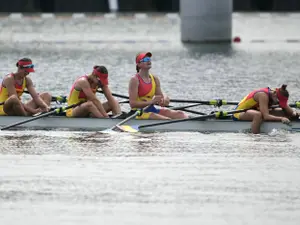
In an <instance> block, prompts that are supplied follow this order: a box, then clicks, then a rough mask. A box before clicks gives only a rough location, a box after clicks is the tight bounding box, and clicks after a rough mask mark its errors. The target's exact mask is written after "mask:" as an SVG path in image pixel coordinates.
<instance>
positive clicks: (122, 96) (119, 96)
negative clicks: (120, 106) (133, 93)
mask: <svg viewBox="0 0 300 225" xmlns="http://www.w3.org/2000/svg"><path fill="white" fill-rule="evenodd" d="M97 92H98V93H101V94H104V92H103V91H101V90H97ZM111 95H112V96H114V97H118V98H125V99H129V97H128V96H126V95H120V94H116V93H112V94H111Z"/></svg>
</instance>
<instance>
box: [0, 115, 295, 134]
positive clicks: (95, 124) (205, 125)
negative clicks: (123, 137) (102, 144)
mask: <svg viewBox="0 0 300 225" xmlns="http://www.w3.org/2000/svg"><path fill="white" fill-rule="evenodd" d="M28 118H30V117H20V116H0V126H1V127H3V126H7V125H10V124H13V123H16V122H20V121H23V120H26V119H28ZM121 121H122V119H105V118H103V119H98V118H68V117H63V116H50V117H45V118H40V119H38V120H34V121H31V122H29V123H25V124H22V125H19V126H17V127H15V128H12V129H16V128H18V129H19V128H23V129H43V130H44V129H46V130H49V129H59V130H85V131H101V130H104V129H107V128H110V127H112V126H114V125H115V124H117V123H119V122H121ZM157 122H159V121H158V120H135V119H133V120H130V121H128V122H127V123H126V125H131V126H132V125H142V124H153V123H157ZM250 126H251V122H248V121H232V120H230V119H226V120H214V119H212V120H205V121H200V120H191V121H185V122H180V123H171V124H166V125H159V126H152V127H147V128H142V129H140V131H142V132H156V131H157V132H170V131H171V132H172V131H179V132H183V131H186V132H235V133H236V132H249V131H250ZM273 129H277V130H282V129H283V130H288V131H292V132H296V131H300V121H295V122H293V123H292V125H291V126H288V125H285V124H282V123H280V122H264V123H263V124H262V126H261V132H262V133H269V132H271V131H272V130H273Z"/></svg>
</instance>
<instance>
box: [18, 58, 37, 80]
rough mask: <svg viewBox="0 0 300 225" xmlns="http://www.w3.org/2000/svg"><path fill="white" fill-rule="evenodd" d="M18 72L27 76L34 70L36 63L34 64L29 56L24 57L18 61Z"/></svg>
mask: <svg viewBox="0 0 300 225" xmlns="http://www.w3.org/2000/svg"><path fill="white" fill-rule="evenodd" d="M16 66H17V67H18V73H19V74H20V75H21V76H24V77H25V76H27V75H28V74H29V73H32V72H34V65H33V64H32V60H31V59H29V58H22V59H20V60H19V61H18V62H17V63H16Z"/></svg>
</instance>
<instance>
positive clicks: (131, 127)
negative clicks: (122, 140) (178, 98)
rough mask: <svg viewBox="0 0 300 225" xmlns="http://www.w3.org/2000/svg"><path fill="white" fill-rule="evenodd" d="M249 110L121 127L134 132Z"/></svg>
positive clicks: (243, 110)
mask: <svg viewBox="0 0 300 225" xmlns="http://www.w3.org/2000/svg"><path fill="white" fill-rule="evenodd" d="M247 110H248V109H240V110H234V111H228V112H225V111H219V112H215V113H213V114H208V115H203V116H196V117H192V118H187V119H176V120H167V121H163V122H157V123H152V124H144V125H137V126H129V125H123V126H120V128H121V129H122V130H123V131H127V132H132V133H134V132H138V131H139V130H140V129H141V128H145V127H153V126H161V125H165V124H172V123H180V122H185V121H190V120H204V119H208V118H213V117H215V118H219V117H222V116H227V115H231V114H235V113H241V112H246V111H247Z"/></svg>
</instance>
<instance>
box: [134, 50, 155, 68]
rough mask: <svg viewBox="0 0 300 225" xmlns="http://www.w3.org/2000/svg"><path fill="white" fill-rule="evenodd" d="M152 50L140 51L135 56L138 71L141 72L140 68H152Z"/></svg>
mask: <svg viewBox="0 0 300 225" xmlns="http://www.w3.org/2000/svg"><path fill="white" fill-rule="evenodd" d="M151 56H152V53H151V52H140V53H138V54H137V55H136V57H135V63H136V71H137V72H139V71H140V69H146V70H147V69H148V70H149V69H150V68H151Z"/></svg>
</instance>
